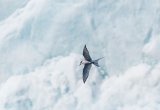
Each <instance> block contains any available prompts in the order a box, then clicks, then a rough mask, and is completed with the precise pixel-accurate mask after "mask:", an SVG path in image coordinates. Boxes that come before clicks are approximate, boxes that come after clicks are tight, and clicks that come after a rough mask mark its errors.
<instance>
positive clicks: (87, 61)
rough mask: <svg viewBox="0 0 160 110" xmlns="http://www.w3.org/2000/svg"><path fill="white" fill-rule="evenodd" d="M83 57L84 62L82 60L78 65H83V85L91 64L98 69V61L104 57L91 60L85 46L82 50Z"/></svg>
mask: <svg viewBox="0 0 160 110" xmlns="http://www.w3.org/2000/svg"><path fill="white" fill-rule="evenodd" d="M83 57H84V60H82V61H81V62H80V65H82V64H83V65H84V68H83V82H84V83H85V82H86V80H87V78H88V76H89V71H90V69H91V67H92V64H94V65H95V66H97V67H100V66H99V64H98V61H99V60H100V59H102V58H104V57H101V58H98V59H96V60H92V58H91V57H90V54H89V51H88V49H87V46H86V45H85V46H84V48H83Z"/></svg>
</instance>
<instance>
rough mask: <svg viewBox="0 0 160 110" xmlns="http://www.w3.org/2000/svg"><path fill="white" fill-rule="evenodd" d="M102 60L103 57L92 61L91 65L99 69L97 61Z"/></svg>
mask: <svg viewBox="0 0 160 110" xmlns="http://www.w3.org/2000/svg"><path fill="white" fill-rule="evenodd" d="M102 58H104V57H101V58H98V59H97V60H94V61H93V64H94V65H95V66H97V67H100V66H99V64H98V61H99V60H101V59H102Z"/></svg>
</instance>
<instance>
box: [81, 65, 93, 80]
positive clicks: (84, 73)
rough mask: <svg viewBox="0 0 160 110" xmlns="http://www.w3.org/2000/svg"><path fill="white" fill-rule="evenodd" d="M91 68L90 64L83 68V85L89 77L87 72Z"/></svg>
mask: <svg viewBox="0 0 160 110" xmlns="http://www.w3.org/2000/svg"><path fill="white" fill-rule="evenodd" d="M91 66H92V64H90V63H88V64H85V65H84V68H83V82H84V83H85V82H86V80H87V78H88V76H89V71H90V69H91Z"/></svg>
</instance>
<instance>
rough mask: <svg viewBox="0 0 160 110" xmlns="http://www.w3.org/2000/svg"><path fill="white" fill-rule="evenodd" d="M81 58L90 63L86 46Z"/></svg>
mask: <svg viewBox="0 0 160 110" xmlns="http://www.w3.org/2000/svg"><path fill="white" fill-rule="evenodd" d="M83 56H84V58H85V60H87V61H92V59H91V57H90V55H89V51H88V49H87V47H86V45H85V46H84V49H83Z"/></svg>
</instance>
